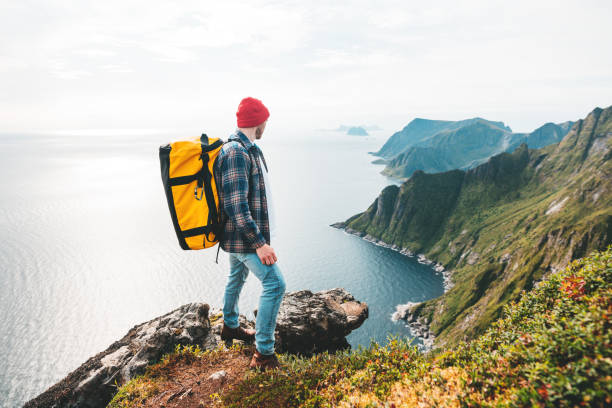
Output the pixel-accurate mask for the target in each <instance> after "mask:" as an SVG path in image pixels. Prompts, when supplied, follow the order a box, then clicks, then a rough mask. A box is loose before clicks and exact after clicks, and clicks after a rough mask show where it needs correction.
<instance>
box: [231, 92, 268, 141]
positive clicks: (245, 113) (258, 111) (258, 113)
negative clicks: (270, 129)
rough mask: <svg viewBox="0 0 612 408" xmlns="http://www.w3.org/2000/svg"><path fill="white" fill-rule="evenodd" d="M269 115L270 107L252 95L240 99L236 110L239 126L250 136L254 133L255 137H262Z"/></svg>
mask: <svg viewBox="0 0 612 408" xmlns="http://www.w3.org/2000/svg"><path fill="white" fill-rule="evenodd" d="M268 117H270V112H269V111H268V108H266V107H265V105H264V104H263V103H262V102H261V101H260V100H259V99H255V98H251V97H248V98H244V99H243V100H242V101H240V105H238V111H237V112H236V119H237V124H238V128H239V129H241V130H242V131H243V132H244V133H245V134H246V135H247V136H249V137H250V136H251V135H253V136H254V137H255V139H261V136H262V135H263V132H264V129H265V128H266V123H267V121H268Z"/></svg>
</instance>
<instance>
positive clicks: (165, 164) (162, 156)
mask: <svg viewBox="0 0 612 408" xmlns="http://www.w3.org/2000/svg"><path fill="white" fill-rule="evenodd" d="M223 143H224V142H223V140H221V139H209V138H208V136H206V134H202V136H201V137H198V138H193V139H189V140H184V141H177V142H173V143H169V144H166V145H163V146H160V148H159V160H160V164H161V176H162V182H163V184H164V191H165V192H166V198H167V200H168V207H169V208H170V216H171V217H172V224H173V225H174V230H175V232H176V236H177V238H178V241H179V245H180V246H181V248H183V249H185V250H189V249H204V248H210V247H212V246H214V245H216V244H217V243H218V242H219V235H220V234H221V233H222V232H223V229H222V228H223V226H222V224H221V213H220V211H219V195H218V192H217V185H216V183H215V178H214V174H213V169H214V165H215V160H216V159H217V156H218V155H219V151H220V150H221V147H222V146H223ZM218 255H219V252H218V251H217V256H218Z"/></svg>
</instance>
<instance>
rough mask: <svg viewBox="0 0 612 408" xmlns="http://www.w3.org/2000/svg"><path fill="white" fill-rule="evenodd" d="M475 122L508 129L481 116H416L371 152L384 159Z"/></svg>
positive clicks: (508, 129) (500, 123)
mask: <svg viewBox="0 0 612 408" xmlns="http://www.w3.org/2000/svg"><path fill="white" fill-rule="evenodd" d="M476 122H484V123H487V124H489V125H491V126H494V127H498V128H500V129H502V130H505V131H508V132H509V131H510V128H509V127H506V126H505V125H504V124H503V123H502V122H491V121H488V120H485V119H481V118H473V119H466V120H460V121H448V120H429V119H421V118H416V119H414V120H413V121H411V122H410V123H409V124H408V125H406V126H405V127H404V128H403V129H402V130H400V131H399V132H396V133H394V134H393V135H392V136H391V137H390V138H389V140H387V142H386V143H385V144H384V145H383V147H381V149H380V150H379V151H378V152H375V153H373V154H374V155H375V156H380V157H383V158H385V159H390V158H391V157H393V156H396V155H398V154H400V153H402V152H403V151H404V150H406V149H407V148H408V147H410V146H413V145H415V144H417V143H418V142H421V141H424V140H426V139H428V138H430V137H432V136H434V135H435V134H437V133H440V132H442V131H452V130H456V129H459V128H461V127H464V126H469V125H471V124H473V123H476Z"/></svg>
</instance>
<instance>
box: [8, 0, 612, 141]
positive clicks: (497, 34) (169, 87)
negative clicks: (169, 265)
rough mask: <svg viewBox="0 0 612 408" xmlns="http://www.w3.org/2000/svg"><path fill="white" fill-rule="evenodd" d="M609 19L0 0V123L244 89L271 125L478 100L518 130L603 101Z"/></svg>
mask: <svg viewBox="0 0 612 408" xmlns="http://www.w3.org/2000/svg"><path fill="white" fill-rule="evenodd" d="M611 19H612V8H611V7H610V6H609V5H608V3H607V2H603V1H590V0H589V1H585V2H581V3H580V4H578V3H571V2H553V1H547V0H543V1H538V2H534V1H515V2H511V3H508V2H502V1H489V0H466V1H464V2H454V1H445V0H440V1H439V2H436V3H422V2H421V3H419V2H407V1H396V0H388V1H384V2H371V1H365V0H356V1H351V2H331V3H330V2H324V1H321V0H312V1H309V2H302V1H279V0H275V1H257V0H252V1H227V2H208V1H201V0H181V1H179V2H176V1H169V0H148V1H144V0H130V1H125V0H122V1H119V0H108V1H103V2H93V1H81V0H58V1H54V2H47V1H42V0H38V1H29V2H2V3H0V35H1V36H2V38H3V39H4V41H2V42H0V72H2V75H1V76H0V88H2V89H3V90H4V91H5V96H4V97H3V98H2V99H1V100H0V123H2V124H3V126H5V127H10V128H21V127H27V126H30V125H31V123H34V122H33V121H32V120H31V117H32V116H35V117H36V118H37V120H36V122H35V123H36V124H37V125H38V126H41V127H57V128H62V129H65V128H68V127H70V126H74V127H77V126H78V127H95V126H96V124H99V125H105V124H106V123H107V121H108V118H109V117H112V118H113V121H117V122H120V123H119V124H117V125H116V126H120V127H124V126H134V127H137V128H142V127H148V126H150V124H148V123H147V124H146V125H143V123H142V122H143V121H154V122H155V125H159V126H162V127H164V128H169V127H172V126H174V125H175V124H179V125H181V126H182V125H183V124H187V123H198V121H201V120H204V119H203V118H205V120H206V121H207V123H213V122H214V126H217V127H219V128H222V127H224V126H226V123H231V117H230V120H227V121H226V119H221V118H225V116H224V115H227V112H230V116H231V114H232V110H233V109H235V106H233V105H234V104H236V103H237V101H239V100H240V98H241V97H242V96H244V95H246V94H252V95H255V96H259V97H261V98H267V99H265V100H266V101H270V102H271V103H273V104H275V105H276V106H277V109H278V111H277V112H278V113H276V115H275V123H276V124H281V123H282V122H283V120H284V121H285V123H287V124H292V123H296V122H298V123H302V121H303V118H302V117H301V116H300V115H307V116H308V122H320V124H316V125H313V127H316V128H320V127H326V126H328V127H329V126H337V122H346V123H362V122H373V121H376V122H378V123H380V124H381V125H383V126H384V127H385V128H393V127H401V126H402V125H403V124H405V123H407V121H409V120H410V118H411V117H413V116H416V115H419V116H428V115H429V116H431V115H439V116H438V117H440V116H450V115H467V116H476V115H481V116H485V115H486V114H487V112H493V113H494V114H499V115H501V114H502V113H503V114H504V115H508V116H509V117H514V118H518V121H519V123H518V125H517V124H516V123H511V125H513V127H524V128H527V130H529V128H531V127H533V126H534V125H535V124H536V123H534V122H536V119H534V118H538V117H540V116H541V120H542V121H544V120H547V119H549V118H545V117H544V115H550V112H551V111H555V112H557V111H558V112H562V113H563V114H564V115H570V114H571V112H577V113H576V114H571V116H569V117H567V118H565V119H575V118H577V117H579V116H580V115H582V114H583V113H584V110H586V109H587V106H588V107H591V108H592V106H595V105H597V104H600V105H601V104H605V103H608V104H609V101H607V102H606V101H605V100H606V98H608V99H609V95H611V94H612V83H611V78H610V72H612V54H610V53H607V52H603V51H602V50H605V49H607V48H610V40H609V39H610V38H612V26H611V25H610V24H608V23H609V21H610V20H611ZM6 95H11V97H10V98H9V97H8V96H6ZM91 95H95V96H96V97H95V98H91ZM11 98H12V99H11ZM83 100H88V101H89V102H88V104H83V103H82V101H83ZM287 101H291V103H288V102H287ZM602 101H603V102H602ZM526 109H529V110H530V113H529V115H527V114H526V112H525V110H526ZM578 111H580V112H578ZM8 112H10V114H9V113H8ZM537 112H541V113H537ZM366 115H370V116H369V117H373V118H376V119H375V120H374V119H372V120H371V119H369V117H364V116H366ZM538 115H540V116H538ZM449 118H450V117H449ZM521 118H526V119H524V120H523V119H521ZM494 119H503V120H506V121H510V118H506V117H499V116H497V117H495V118H494ZM71 121H77V122H78V123H72V124H71ZM327 121H330V122H331V123H330V124H329V125H327V124H326V123H327ZM385 121H388V122H385ZM521 121H522V122H521ZM0 130H1V129H0Z"/></svg>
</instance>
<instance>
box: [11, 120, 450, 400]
mask: <svg viewBox="0 0 612 408" xmlns="http://www.w3.org/2000/svg"><path fill="white" fill-rule="evenodd" d="M269 128H270V127H269ZM230 132H231V129H230ZM266 132H267V133H266V134H264V136H263V138H262V139H261V140H260V141H258V142H257V143H258V144H259V146H260V147H261V148H262V150H263V152H264V155H265V158H266V161H267V164H268V168H269V170H270V180H271V182H270V184H271V187H272V191H273V197H274V202H273V205H275V208H276V218H277V221H278V226H277V234H278V237H277V242H272V246H273V247H274V249H275V250H276V253H277V256H278V259H279V260H278V265H279V267H280V268H281V270H282V272H283V274H284V276H285V280H286V282H287V290H288V291H294V290H301V289H310V290H312V291H318V290H323V289H329V288H334V287H344V288H346V289H347V290H348V291H350V292H351V293H352V294H353V295H354V296H355V297H356V298H357V299H359V300H361V301H365V302H367V303H368V304H369V307H370V317H369V319H367V320H366V322H365V323H364V324H363V326H362V327H361V328H359V329H358V330H356V331H355V332H354V333H352V334H351V335H350V336H349V342H350V343H351V345H352V346H353V347H357V346H358V345H364V346H367V345H368V344H369V342H370V340H371V339H374V340H377V341H379V342H383V343H384V342H385V341H386V340H387V336H388V335H389V334H397V335H400V336H410V332H409V329H408V328H406V327H405V325H404V324H402V323H401V322H393V321H392V320H391V315H392V313H393V312H394V311H395V306H396V305H398V304H403V303H406V302H420V301H423V300H426V299H430V298H432V297H436V296H439V295H441V294H442V293H443V277H442V275H441V274H440V273H437V272H434V271H433V270H432V269H431V267H429V266H426V265H422V264H420V263H418V262H416V260H415V259H414V258H410V257H406V256H403V255H401V254H399V253H397V252H395V251H392V250H390V249H387V248H383V247H380V246H376V245H374V244H372V243H369V242H366V241H364V240H363V239H361V238H359V237H356V236H353V235H349V234H346V233H345V232H343V231H341V230H337V229H335V228H332V227H330V226H329V225H330V224H332V223H334V222H337V221H343V220H346V219H347V218H348V217H350V216H352V215H354V214H356V213H359V212H362V211H364V210H365V209H367V208H368V206H369V205H370V204H372V202H373V201H374V199H375V198H376V197H377V196H378V193H379V192H380V190H382V189H383V188H384V187H385V186H386V185H388V184H392V183H394V181H393V180H390V179H388V178H386V177H384V176H382V175H381V174H380V171H381V170H382V166H380V165H374V164H371V161H372V160H373V159H374V157H373V156H371V155H368V154H367V152H368V151H375V150H378V149H379V148H380V146H382V144H383V143H384V141H385V140H386V138H387V137H388V136H389V135H388V134H386V133H385V132H379V133H377V134H376V135H374V136H368V137H357V136H348V135H344V134H342V133H339V132H332V131H312V132H304V133H303V134H291V135H285V134H275V133H274V131H273V130H269V129H267V130H266ZM268 133H269V134H268ZM228 135H229V132H228V133H227V134H226V135H221V136H222V137H223V138H227V136H228ZM193 136H197V135H193ZM179 138H180V137H177V135H168V134H150V135H146V134H142V135H129V136H126V135H122V134H107V135H105V134H101V133H99V134H96V135H95V136H94V135H92V134H72V135H61V134H53V135H49V134H47V135H25V134H21V135H18V134H4V135H0V148H1V151H2V160H1V161H0V171H1V172H2V190H1V191H0V242H1V243H2V245H0V274H1V275H0V277H1V278H2V285H0V314H1V319H0V362H1V363H0V407H3V408H4V407H17V406H20V405H22V404H23V403H24V402H26V401H27V400H29V399H30V398H32V397H34V396H36V395H38V394H39V393H40V392H42V391H44V390H45V389H46V388H47V387H49V386H51V385H52V384H54V383H55V382H57V381H58V380H60V379H61V378H63V377H64V376H65V375H66V374H68V373H69V372H70V371H72V370H74V369H75V368H77V367H78V366H79V365H80V364H81V363H83V362H84V361H85V360H86V359H87V358H89V357H90V356H92V355H94V354H95V353H97V352H99V351H102V350H104V349H105V348H106V347H108V346H109V345H110V344H111V343H112V342H113V341H115V340H117V339H119V338H120V337H122V336H123V335H124V334H125V333H126V332H127V331H128V330H129V329H130V328H131V327H132V326H134V325H136V324H138V323H141V322H143V321H146V320H149V319H152V318H154V317H156V316H159V315H161V314H164V313H166V312H168V311H170V310H172V309H174V308H177V307H179V306H180V305H182V304H185V303H188V302H206V303H209V304H210V305H211V306H212V307H215V308H221V307H222V301H223V288H224V285H225V281H226V274H227V271H228V268H229V266H228V260H227V254H225V253H224V252H223V251H221V253H220V255H219V264H216V263H215V255H216V247H215V248H214V249H209V250H205V251H183V250H181V249H180V247H179V245H178V242H177V239H176V235H175V233H174V230H173V228H172V223H171V220H170V215H169V212H168V207H167V203H166V199H165V196H164V192H163V188H162V183H161V177H160V170H159V158H158V148H159V146H160V145H161V144H165V143H167V142H169V141H172V140H177V139H179ZM259 293H260V284H259V281H258V280H257V279H256V278H255V277H254V276H253V275H251V276H249V278H248V280H247V282H246V284H245V287H244V290H243V292H242V295H241V299H240V309H241V313H244V314H246V315H247V317H249V318H253V313H252V310H253V309H254V308H256V307H257V303H258V299H259Z"/></svg>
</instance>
